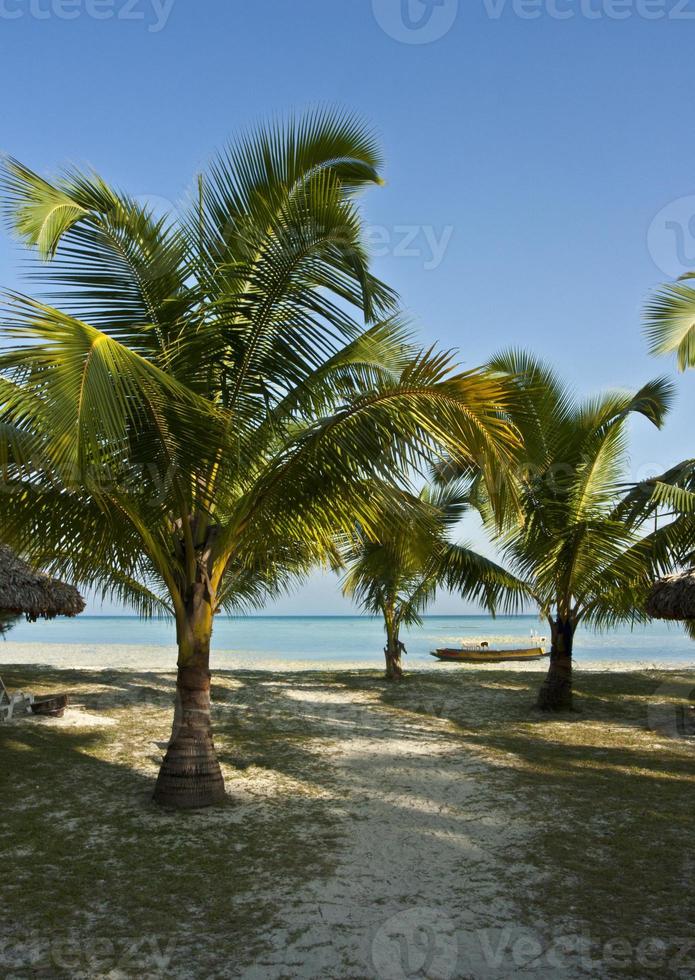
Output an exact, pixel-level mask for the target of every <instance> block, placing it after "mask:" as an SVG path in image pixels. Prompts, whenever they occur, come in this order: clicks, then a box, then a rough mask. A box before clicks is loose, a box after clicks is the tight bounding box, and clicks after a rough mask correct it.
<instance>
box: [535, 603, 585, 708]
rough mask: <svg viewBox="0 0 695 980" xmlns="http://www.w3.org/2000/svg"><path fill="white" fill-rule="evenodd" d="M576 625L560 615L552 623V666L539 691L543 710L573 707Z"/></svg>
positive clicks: (539, 703) (539, 705) (539, 702)
mask: <svg viewBox="0 0 695 980" xmlns="http://www.w3.org/2000/svg"><path fill="white" fill-rule="evenodd" d="M575 629H576V627H575V625H574V624H573V623H572V622H571V621H569V620H564V619H561V618H560V617H559V616H558V617H557V619H556V620H555V621H554V622H553V623H552V624H551V637H552V645H551V647H550V667H549V669H548V674H547V676H546V678H545V680H544V681H543V684H542V685H541V689H540V691H539V692H538V701H537V707H539V708H540V709H541V711H570V710H571V709H572V646H573V644H574V631H575Z"/></svg>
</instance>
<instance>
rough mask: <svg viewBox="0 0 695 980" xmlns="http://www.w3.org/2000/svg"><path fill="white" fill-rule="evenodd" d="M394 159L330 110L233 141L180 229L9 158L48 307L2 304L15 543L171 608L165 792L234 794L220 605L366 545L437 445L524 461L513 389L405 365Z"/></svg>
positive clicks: (260, 596)
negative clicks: (387, 184)
mask: <svg viewBox="0 0 695 980" xmlns="http://www.w3.org/2000/svg"><path fill="white" fill-rule="evenodd" d="M380 165H381V164H380V157H379V152H378V148H377V146H376V143H375V140H374V138H373V136H372V135H371V134H370V132H369V131H368V130H366V129H365V128H364V127H363V126H362V125H360V124H359V123H358V122H356V121H355V120H354V119H352V118H350V117H347V116H345V115H342V114H339V113H336V112H330V111H321V112H313V113H310V114H308V115H306V116H304V117H301V118H299V119H293V120H290V121H288V122H287V123H286V124H282V125H274V126H269V127H262V128H261V129H260V130H259V131H257V132H255V133H251V134H248V135H246V136H244V137H243V138H241V139H240V140H239V141H238V142H237V143H235V144H234V145H231V146H230V147H228V148H227V149H226V150H225V151H224V152H222V153H221V154H220V155H219V156H217V158H216V159H215V160H214V161H213V163H212V164H211V166H210V167H209V169H208V171H207V173H206V174H204V175H202V176H201V177H200V178H199V179H198V181H197V186H196V192H195V194H194V195H193V196H192V199H191V200H190V201H189V202H188V203H187V204H186V205H184V206H183V207H182V208H181V210H180V212H176V213H172V214H170V215H168V216H157V215H155V214H153V213H152V211H151V210H150V209H149V208H147V207H146V206H143V205H142V204H140V203H138V202H137V201H135V200H134V199H133V198H132V197H130V196H128V195H127V194H124V193H122V192H119V191H117V190H115V189H113V188H112V187H110V186H109V185H108V184H107V183H106V182H105V181H104V180H102V179H101V178H100V177H98V176H96V175H94V174H91V173H89V174H85V173H81V172H77V171H74V170H70V171H68V172H65V173H63V174H62V175H61V176H59V177H58V178H56V179H55V180H52V181H48V180H45V179H44V178H42V177H40V176H38V175H37V174H36V173H34V172H32V171H31V170H30V169H28V168H27V167H25V166H23V165H22V164H20V163H18V162H16V161H14V160H10V161H8V162H7V163H6V167H5V197H6V211H7V214H8V217H9V220H10V223H11V225H12V227H13V228H14V230H15V231H16V233H17V234H18V235H19V237H20V238H21V239H22V240H23V242H24V243H26V245H28V246H30V247H31V248H32V249H33V250H34V251H35V252H36V253H37V255H38V258H39V260H40V261H39V264H38V265H37V266H36V267H35V274H36V275H39V276H40V277H41V278H42V280H43V281H45V282H46V283H47V285H48V288H49V290H50V292H49V294H48V295H47V296H44V297H43V299H42V300H38V299H32V298H29V297H27V296H23V295H17V294H13V295H11V296H10V297H9V298H8V300H7V304H6V306H7V309H6V311H5V314H4V317H3V318H2V319H3V322H2V328H3V333H4V341H5V344H6V350H5V352H4V353H3V354H2V356H1V357H0V404H2V405H3V409H2V416H1V417H0V466H2V468H3V473H4V477H5V480H6V483H7V484H8V485H9V489H10V491H11V492H10V493H4V494H1V495H0V498H1V499H0V520H1V521H2V526H3V536H4V538H5V539H6V540H7V542H8V543H9V544H10V545H12V546H15V547H18V548H19V549H20V550H21V552H22V553H23V554H26V555H27V556H28V557H30V558H32V559H36V560H37V562H38V563H40V564H41V565H42V566H43V567H47V568H49V569H50V570H51V571H53V572H60V573H63V574H64V575H66V576H68V577H69V578H70V580H71V581H75V582H77V583H80V584H82V585H84V586H86V587H89V588H92V589H95V588H96V589H101V590H102V591H103V592H104V593H108V594H110V595H112V596H115V597H116V598H117V599H120V600H121V601H123V602H126V603H129V604H130V605H131V606H133V607H134V608H135V609H136V610H138V611H139V612H140V613H141V614H143V615H157V614H163V615H170V616H172V617H173V618H174V619H175V622H176V636H177V644H178V676H177V702H176V710H175V717H174V726H173V730H172V736H171V740H170V742H169V746H168V749H167V752H166V756H165V759H164V762H163V765H162V768H161V771H160V774H159V778H158V781H157V786H156V790H155V798H156V799H157V800H159V801H160V802H163V803H168V804H173V805H177V806H201V805H205V804H209V803H213V802H215V801H217V800H219V799H221V798H222V796H223V794H224V785H223V780H222V775H221V771H220V767H219V765H218V762H217V758H216V755H215V751H214V747H213V742H212V734H211V725H210V670H209V656H210V641H211V635H212V626H213V619H214V616H215V614H216V613H217V612H219V611H220V610H228V611H236V610H239V609H244V608H248V607H249V606H258V605H260V604H261V603H263V602H264V601H265V599H266V598H267V597H268V596H269V595H273V594H277V592H278V591H280V590H283V589H286V588H287V587H288V585H289V583H290V581H291V580H292V579H293V578H294V577H296V576H300V575H303V574H306V572H307V570H308V569H309V568H310V567H311V566H312V565H314V564H316V563H317V562H330V561H332V560H333V559H334V556H335V535H336V534H337V533H340V532H343V533H346V532H349V530H350V529H351V528H353V527H354V526H355V523H356V522H358V523H359V525H360V526H361V527H362V528H363V529H364V530H365V533H366V534H371V535H373V534H374V533H375V530H376V520H377V518H378V520H379V521H381V519H382V517H383V515H384V514H385V513H388V514H392V515H396V514H397V512H398V506H399V505H398V501H397V500H396V499H394V500H393V501H392V500H391V498H392V497H393V498H395V497H397V495H398V494H399V493H401V492H402V490H403V488H404V486H407V485H408V484H407V480H408V474H409V472H410V471H411V470H412V468H413V467H418V466H424V465H426V464H427V463H428V461H429V460H430V458H431V454H432V452H433V451H435V450H436V449H437V448H439V450H441V449H444V448H445V449H446V450H447V451H449V452H452V453H453V454H454V455H455V456H456V457H457V458H460V459H461V460H462V461H464V460H466V459H473V458H474V459H476V460H478V461H479V462H480V463H481V466H482V467H483V470H484V471H485V473H486V475H487V477H488V479H490V481H491V478H492V475H493V474H494V472H495V471H497V470H499V468H500V467H505V466H507V465H508V463H509V461H510V458H511V454H512V453H513V451H514V447H515V444H516V437H515V435H514V433H513V431H512V429H511V427H510V425H509V423H508V422H507V421H506V420H505V419H504V418H503V415H502V412H503V409H504V406H505V398H506V390H505V386H504V384H502V383H500V381H499V380H498V379H496V378H494V377H492V376H491V375H490V373H489V372H486V371H481V370H477V371H469V372H466V373H460V372H457V371H456V369H455V367H454V364H453V362H452V359H451V356H450V355H446V354H439V353H437V352H435V351H428V352H423V353H419V354H418V353H416V352H415V351H414V349H413V347H412V343H411V341H410V338H409V335H408V332H407V330H406V328H405V327H404V325H403V323H402V321H401V319H400V318H399V317H398V315H397V314H396V311H395V298H394V295H393V293H392V292H391V290H389V289H388V288H387V287H386V286H385V285H383V284H382V283H381V282H380V281H378V280H377V279H376V278H375V277H374V276H373V275H372V274H371V273H370V271H369V262H368V257H367V254H366V252H365V248H364V245H363V242H362V218H361V212H360V210H359V208H358V206H357V202H356V199H355V195H356V193H357V192H358V191H359V190H360V189H362V188H364V187H367V186H369V185H373V184H379V183H380V182H381V178H380V176H379V169H380ZM393 519H396V517H395V516H394V518H393Z"/></svg>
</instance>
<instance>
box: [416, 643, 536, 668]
mask: <svg viewBox="0 0 695 980" xmlns="http://www.w3.org/2000/svg"><path fill="white" fill-rule="evenodd" d="M431 656H432V657H436V658H437V659H438V660H445V661H452V662H454V663H464V664H501V663H507V662H508V661H526V660H543V658H544V657H548V656H549V654H547V653H545V652H544V651H543V649H542V648H541V647H531V648H530V649H521V650H460V649H459V650H455V649H441V650H432V653H431Z"/></svg>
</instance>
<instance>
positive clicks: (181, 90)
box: [0, 0, 695, 613]
mask: <svg viewBox="0 0 695 980" xmlns="http://www.w3.org/2000/svg"><path fill="white" fill-rule="evenodd" d="M430 2H431V0H427V5H425V4H423V2H422V0H410V6H409V7H408V8H407V9H406V11H405V13H403V12H402V10H401V0H374V3H372V2H371V0H292V2H289V0H253V2H248V0H246V2H241V0H204V2H203V3H195V2H193V0H174V2H173V4H171V0H0V73H1V75H2V91H3V100H2V115H1V117H0V119H1V126H0V149H2V150H5V151H7V152H9V153H12V154H13V155H14V156H17V157H19V158H20V159H22V160H24V161H26V162H27V163H28V164H30V165H31V166H32V167H34V168H35V169H38V170H39V171H46V172H50V171H51V170H52V169H53V168H55V167H56V166H59V165H60V164H63V163H66V162H73V163H78V164H82V165H85V164H87V165H91V166H93V167H94V168H95V169H97V170H98V171H100V172H101V173H102V174H103V175H104V176H105V177H106V178H107V179H109V180H111V181H113V182H115V183H116V184H119V185H121V186H123V187H124V188H127V189H128V190H130V191H131V192H132V193H134V194H139V195H140V194H141V195H148V196H154V197H161V198H164V199H170V200H175V199H177V198H178V197H179V196H180V195H181V194H182V193H183V192H185V190H186V189H187V187H188V186H189V181H190V179H191V177H192V175H193V174H194V173H195V171H196V168H198V167H200V166H201V164H202V163H203V162H204V161H205V159H206V158H207V157H208V155H209V154H210V153H211V152H212V151H213V150H214V149H215V148H216V147H217V146H219V145H220V144H221V143H222V142H223V141H225V140H226V139H227V137H229V136H230V135H232V134H233V133H234V132H235V131H236V130H238V129H239V128H240V127H243V126H245V125H247V124H249V123H253V122H254V121H256V120H258V119H259V118H261V117H264V116H268V115H270V114H273V113H282V112H283V111H285V110H287V109H291V108H302V107H306V106H309V105H312V104H315V103H317V102H328V103H339V104H341V105H344V106H347V107H350V108H352V109H354V110H356V111H358V112H359V113H361V114H362V115H363V116H364V117H366V118H367V119H368V120H370V121H371V122H373V124H374V126H375V127H376V128H377V130H378V131H379V132H380V134H381V136H382V139H383V145H384V149H385V154H386V160H387V168H386V178H387V184H386V186H385V187H384V188H382V189H379V190H375V191H373V192H371V193H370V194H369V196H368V197H367V199H366V200H365V206H366V211H367V216H368V220H369V222H370V223H371V224H372V225H373V226H375V232H374V236H375V237H374V242H375V245H379V246H380V248H379V251H380V252H381V253H384V252H385V253H386V254H380V256H379V257H378V258H377V259H376V265H375V268H376V271H377V273H378V274H380V275H381V276H382V277H384V278H385V279H386V280H388V281H389V282H390V283H392V284H393V285H394V286H395V287H396V288H397V289H398V290H400V292H401V295H402V298H403V303H404V306H405V307H406V308H407V309H408V310H409V311H410V312H411V314H412V316H413V318H414V320H415V322H416V323H417V325H418V327H419V330H420V332H421V335H422V338H423V340H424V341H427V342H431V341H435V340H436V341H440V342H442V343H443V344H444V345H446V346H456V347H459V348H460V349H461V352H462V358H463V360H464V361H465V362H466V363H468V364H470V365H475V364H477V363H479V362H481V361H482V360H484V359H486V358H487V357H488V356H489V354H490V353H492V352H493V351H494V350H496V349H498V348H500V347H504V346H507V345H510V344H515V345H524V346H527V347H530V348H532V349H533V350H535V351H538V352H540V353H542V354H544V355H545V356H546V357H547V358H548V360H550V361H551V362H552V363H553V364H554V365H556V367H557V368H558V369H559V370H561V371H562V372H563V374H564V375H565V376H566V377H567V378H568V379H570V380H571V381H572V382H573V383H574V384H575V385H576V387H577V390H578V391H580V392H586V393H589V392H591V391H595V390H597V389H599V388H603V387H606V386H616V385H619V386H633V385H639V384H641V383H642V382H643V381H644V380H646V379H647V378H649V377H650V376H653V375H655V374H659V373H662V372H668V371H672V370H673V367H672V365H671V364H670V363H669V362H666V361H662V362H658V361H655V360H654V359H652V358H650V357H649V356H648V355H647V352H646V347H645V343H644V340H643V338H642V336H641V332H640V322H639V321H640V308H641V305H642V303H643V301H644V299H645V297H646V296H647V294H648V293H649V290H650V289H651V288H653V287H654V286H655V285H656V284H657V283H658V282H659V281H661V280H663V279H665V278H667V276H668V275H669V274H674V273H678V272H679V271H682V268H683V264H684V263H686V264H687V262H688V260H689V259H691V260H692V264H693V265H695V237H693V234H691V231H692V232H695V218H693V215H695V198H694V199H693V200H690V201H688V200H685V201H684V200H682V199H683V198H686V199H687V198H688V197H691V196H695V152H694V151H695V130H694V128H693V125H692V118H691V115H692V111H691V110H692V92H693V90H694V88H695V86H694V85H693V80H694V78H693V76H694V75H695V59H694V58H693V50H694V42H695V0H688V2H687V3H684V2H683V0H634V2H633V0H581V2H580V0H576V2H575V0H554V2H553V0H537V2H535V0H527V2H526V3H523V2H521V3H520V0H514V2H512V0H465V3H464V2H463V0H461V2H460V3H459V4H458V6H457V4H456V3H455V0H442V2H441V4H440V5H439V6H432V7H429V3H430ZM558 12H559V13H564V14H571V15H572V16H565V17H564V19H558V17H557V16H554V13H558ZM75 14H76V16H75ZM521 14H524V15H525V16H521ZM645 14H648V15H649V18H648V17H647V16H645ZM96 15H98V16H99V17H100V18H102V19H97V16H96ZM589 15H590V16H589ZM616 15H619V18H620V19H618V18H617V17H616ZM408 17H410V19H411V27H408V26H406V25H407V18H408ZM419 20H422V22H423V26H422V27H421V28H420V30H419V31H418V30H416V29H413V28H412V24H414V23H417V22H418V21H419ZM437 33H442V36H441V37H440V38H439V39H437V40H432V39H431V36H432V35H434V34H437ZM413 41H417V42H421V43H406V42H413ZM664 208H667V209H668V210H666V211H663V209H664ZM655 219H656V221H655ZM411 227H412V228H414V230H417V237H416V238H415V240H414V241H413V242H411V243H409V242H407V241H406V240H405V239H406V236H412V234H413V232H411V231H410V230H409V229H410V228H411ZM650 228H651V231H650ZM428 236H429V237H428ZM433 238H434V240H435V241H436V243H437V245H436V246H435V248H434V249H433V246H432V241H433ZM385 241H387V242H388V245H387V247H384V245H385ZM442 245H443V246H444V249H443V255H439V256H437V254H436V249H437V248H440V247H441V246H442ZM413 249H414V250H415V251H416V253H417V254H415V255H411V254H407V253H408V252H410V251H412V250H413ZM404 253H406V254H404ZM18 265H19V254H18V252H17V251H16V249H15V248H14V246H12V244H11V243H10V241H9V238H8V237H7V235H6V233H4V232H3V233H2V236H1V237H0V283H1V284H2V285H6V286H16V285H18V271H19V270H18ZM678 384H679V398H678V402H677V405H676V407H675V410H674V413H673V416H672V419H671V421H670V422H669V423H668V425H667V427H666V429H665V430H664V431H663V432H662V433H659V434H656V433H654V432H651V431H649V428H648V426H647V425H646V424H642V425H636V426H635V428H634V440H633V469H634V472H635V474H636V475H644V473H645V472H646V470H647V468H654V467H659V468H661V467H665V466H667V465H669V464H670V463H672V462H674V461H675V460H676V459H679V458H682V457H684V456H686V455H688V454H690V453H692V452H693V449H694V448H695V435H694V433H693V424H692V419H693V418H694V417H695V414H694V409H695V393H694V387H693V386H694V385H695V374H693V375H685V376H680V378H679V381H678ZM472 533H474V536H476V537H477V534H476V532H472ZM464 610H465V607H464V606H462V604H461V603H460V601H457V600H454V599H450V598H444V599H442V600H441V602H440V604H439V606H438V607H437V610H436V611H439V612H455V611H464ZM273 611H277V612H288V613H302V612H308V613H313V612H317V613H320V612H326V613H328V612H340V611H345V606H344V604H343V603H342V601H341V600H340V598H339V596H338V591H337V588H336V586H335V583H334V581H332V580H323V579H321V578H320V577H318V578H316V579H315V580H314V581H313V582H312V583H311V585H310V586H308V587H307V588H305V589H303V590H301V592H300V593H298V595H297V596H296V597H294V598H292V599H290V600H286V601H283V602H282V603H280V604H278V605H277V606H276V607H274V610H273Z"/></svg>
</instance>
